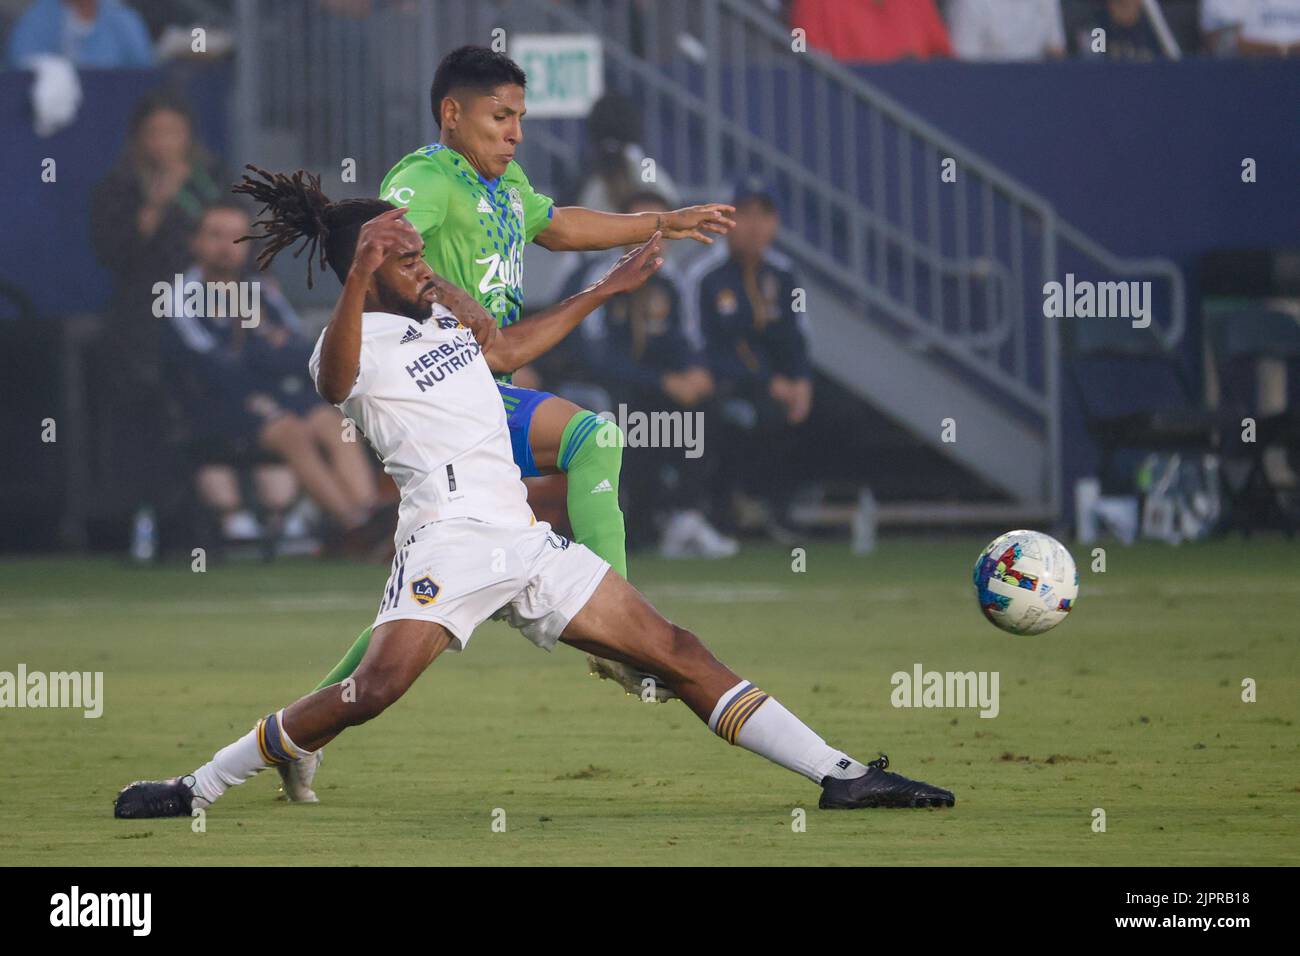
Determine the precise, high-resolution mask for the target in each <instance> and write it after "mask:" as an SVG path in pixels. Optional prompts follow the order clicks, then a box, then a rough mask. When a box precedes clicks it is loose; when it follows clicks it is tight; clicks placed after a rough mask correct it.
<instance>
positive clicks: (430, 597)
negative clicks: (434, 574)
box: [411, 574, 442, 607]
mask: <svg viewBox="0 0 1300 956" xmlns="http://www.w3.org/2000/svg"><path fill="white" fill-rule="evenodd" d="M440 590H442V589H441V588H439V587H438V585H437V584H435V583H434V581H433V578H431V577H429V576H428V575H427V574H426V575H425V576H424V577H422V578H416V579H415V580H414V581H412V582H411V597H413V598H414V599H415V603H416V604H418V605H420V607H428V606H429V605H430V604H432V603H433V602H434V601H436V600H438V592H439V591H440Z"/></svg>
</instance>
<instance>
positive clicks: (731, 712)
mask: <svg viewBox="0 0 1300 956" xmlns="http://www.w3.org/2000/svg"><path fill="white" fill-rule="evenodd" d="M762 693H763V692H762V691H761V690H759V689H758V688H757V687H751V688H750V689H749V690H747V691H745V693H743V694H741V695H740V696H739V697H737V698H736V699H735V700H733V701H732V702H731V703H730V704H728V705H727V707H726V709H725V710H724V711H723V712H722V715H721V716H720V717H719V718H718V727H717V734H718V736H719V737H721V738H722V739H723V740H728V741H729V740H730V739H731V737H730V732H731V722H732V720H733V719H734V718H735V716H736V715H737V714H738V713H739V712H740V708H741V707H743V706H744V705H745V704H746V703H748V702H749V701H751V700H753V699H754V698H755V697H759V696H761V695H762Z"/></svg>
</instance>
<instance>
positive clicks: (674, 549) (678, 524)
mask: <svg viewBox="0 0 1300 956" xmlns="http://www.w3.org/2000/svg"><path fill="white" fill-rule="evenodd" d="M738 551H740V544H739V543H738V542H737V541H736V540H735V539H734V538H729V537H727V536H726V535H725V534H722V533H721V532H720V531H718V530H717V529H716V528H714V527H713V525H711V524H709V522H708V520H707V519H706V518H705V517H704V515H702V514H701V513H700V512H698V511H696V510H694V509H689V510H686V511H678V512H675V513H674V514H673V515H672V517H670V518H669V519H668V524H667V525H666V526H665V527H664V533H663V537H662V538H661V539H660V542H659V554H660V555H661V556H662V557H665V558H671V559H677V558H730V557H733V556H734V555H735V554H736V553H737V552H738Z"/></svg>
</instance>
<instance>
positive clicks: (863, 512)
mask: <svg viewBox="0 0 1300 956" xmlns="http://www.w3.org/2000/svg"><path fill="white" fill-rule="evenodd" d="M874 550H876V496H875V495H873V494H872V493H871V489H870V488H863V489H862V491H861V493H860V494H859V495H858V507H857V509H856V510H855V511H854V512H853V553H854V554H870V553H871V552H872V551H874Z"/></svg>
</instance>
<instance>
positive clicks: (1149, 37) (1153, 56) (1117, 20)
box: [1077, 0, 1166, 61]
mask: <svg viewBox="0 0 1300 956" xmlns="http://www.w3.org/2000/svg"><path fill="white" fill-rule="evenodd" d="M1094 30H1102V31H1104V33H1105V37H1106V50H1105V52H1104V53H1102V52H1096V51H1094V50H1093V31H1094ZM1077 43H1078V50H1079V53H1080V55H1082V56H1084V57H1096V58H1105V59H1107V60H1134V61H1150V60H1161V59H1164V58H1165V57H1166V53H1165V49H1164V47H1163V46H1161V44H1160V38H1159V36H1158V35H1157V34H1156V31H1155V28H1154V27H1153V26H1152V25H1151V21H1150V20H1149V19H1148V18H1147V15H1146V11H1145V10H1144V9H1143V7H1142V0H1105V3H1104V4H1102V5H1101V6H1100V7H1099V8H1098V10H1097V12H1096V13H1095V14H1093V15H1092V16H1090V17H1088V18H1087V19H1086V20H1084V21H1083V23H1082V26H1081V28H1080V30H1079V32H1078V34H1077Z"/></svg>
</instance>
